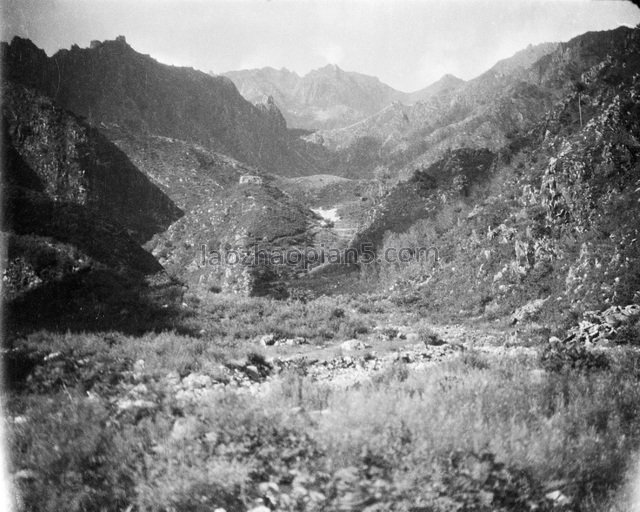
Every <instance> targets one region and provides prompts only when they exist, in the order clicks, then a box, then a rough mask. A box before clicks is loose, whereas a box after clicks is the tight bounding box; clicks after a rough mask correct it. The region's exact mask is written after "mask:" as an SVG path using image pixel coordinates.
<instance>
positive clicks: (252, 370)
mask: <svg viewBox="0 0 640 512" xmlns="http://www.w3.org/2000/svg"><path fill="white" fill-rule="evenodd" d="M244 372H245V373H246V374H247V376H248V377H249V378H251V379H253V380H261V378H262V375H261V374H260V372H259V371H258V368H257V367H255V366H254V365H252V364H250V365H247V366H245V367H244Z"/></svg>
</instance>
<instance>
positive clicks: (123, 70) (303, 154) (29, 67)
mask: <svg viewBox="0 0 640 512" xmlns="http://www.w3.org/2000/svg"><path fill="white" fill-rule="evenodd" d="M2 60H3V65H4V69H5V78H6V79H9V80H12V81H14V82H18V83H21V84H23V85H25V86H28V87H32V88H34V89H36V90H38V91H40V92H41V93H43V94H45V95H47V96H49V97H51V98H52V99H53V100H54V101H55V102H56V103H58V104H59V105H60V106H62V107H63V108H65V109H67V110H70V111H72V112H74V113H75V114H78V115H80V116H83V117H84V118H86V119H87V121H88V122H89V123H90V124H92V125H95V126H100V123H117V124H119V125H121V126H123V127H127V128H130V129H132V130H136V131H146V132H148V133H152V134H156V135H162V136H165V137H172V138H178V139H182V140H187V141H191V142H195V143H198V144H201V145H204V146H206V147H208V148H210V149H212V150H215V151H219V152H222V153H224V154H228V155H230V156H233V157H235V158H237V159H239V160H242V161H244V162H247V163H249V164H253V165H256V166H260V167H262V168H264V169H265V170H269V171H272V172H278V173H281V174H284V175H287V174H289V175H291V174H293V175H302V174H310V173H313V172H316V168H317V167H319V166H321V163H322V160H321V159H319V158H317V156H318V155H322V153H323V152H322V150H321V149H319V148H316V149H313V148H312V147H311V145H309V144H308V143H305V142H302V141H301V140H299V139H298V138H297V137H295V136H294V135H292V134H291V133H290V132H289V130H288V129H287V127H286V123H285V120H284V118H283V117H282V114H281V113H280V111H279V110H278V109H277V108H276V107H275V105H274V104H273V102H272V101H270V100H267V101H266V102H263V103H261V104H259V105H252V104H251V103H249V102H248V101H246V100H245V99H244V98H243V97H242V96H241V95H240V94H239V93H238V91H237V89H236V87H235V86H234V85H233V83H232V82H231V81H230V80H229V79H227V78H224V77H213V76H210V75H207V74H206V73H202V72H200V71H196V70H194V69H191V68H180V67H174V66H168V65H164V64H160V63H158V62H157V61H156V60H154V59H152V58H151V57H150V56H148V55H143V54H140V53H138V52H136V51H135V50H133V49H132V48H131V47H130V46H129V45H128V44H127V43H126V41H125V40H124V37H118V38H117V39H116V40H115V41H104V42H97V41H95V42H93V43H92V45H91V48H84V49H81V48H79V47H78V46H76V45H74V46H73V47H72V48H71V49H70V50H60V51H58V52H57V53H56V54H54V55H53V56H52V57H47V55H46V54H45V52H44V51H42V50H40V49H38V48H37V47H36V46H35V45H34V44H33V43H31V41H29V40H27V39H21V38H19V37H15V38H14V39H13V40H12V42H11V44H6V43H3V44H2ZM314 154H315V155H316V156H312V155H314Z"/></svg>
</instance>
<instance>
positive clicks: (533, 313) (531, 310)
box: [511, 297, 549, 324]
mask: <svg viewBox="0 0 640 512" xmlns="http://www.w3.org/2000/svg"><path fill="white" fill-rule="evenodd" d="M548 300H549V297H547V298H546V299H536V300H532V301H531V302H527V303H526V304H525V305H524V306H522V307H520V308H518V309H516V311H515V312H514V313H513V315H511V323H512V324H517V323H518V322H525V321H528V320H535V318H536V317H537V316H538V315H539V314H540V310H541V309H542V306H544V304H545V303H546V302H547V301H548Z"/></svg>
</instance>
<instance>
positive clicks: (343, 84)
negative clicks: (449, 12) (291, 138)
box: [223, 64, 463, 129]
mask: <svg viewBox="0 0 640 512" xmlns="http://www.w3.org/2000/svg"><path fill="white" fill-rule="evenodd" d="M223 76H226V77H228V78H230V79H231V80H232V81H233V82H234V83H235V84H236V86H237V87H238V90H239V91H240V93H241V94H242V95H243V96H244V97H245V98H247V99H248V100H249V101H253V102H255V101H260V100H261V99H262V98H263V97H265V96H272V97H273V99H274V101H275V103H276V105H278V107H279V108H280V109H281V111H282V113H283V115H284V117H285V119H286V120H287V123H288V124H289V125H290V126H292V127H296V128H305V129H319V128H325V129H327V128H337V127H343V126H348V125H350V124H352V123H355V122H358V121H360V120H362V119H364V118H365V117H368V116H370V115H372V114H375V113H376V112H378V111H380V110H382V109H383V108H385V107H387V106H388V105H390V104H391V103H392V102H394V101H400V102H403V103H413V102H415V101H419V100H422V99H426V98H429V97H431V96H433V95H434V94H438V93H440V92H442V91H443V90H447V89H454V88H456V87H457V86H459V85H460V84H462V83H463V80H460V79H459V78H456V77H454V76H452V75H445V76H444V77H443V78H442V79H440V80H438V81H437V82H435V83H434V84H431V85H430V86H428V87H426V88H424V89H422V90H420V91H416V92H414V93H405V92H402V91H398V90H396V89H394V88H393V87H391V86H389V85H387V84H385V83H383V82H381V81H380V79H378V78H376V77H374V76H369V75H365V74H362V73H356V72H353V71H344V70H343V69H341V68H340V67H338V66H337V65H334V64H329V65H327V66H324V67H322V68H320V69H315V70H312V71H310V72H309V73H307V74H306V75H304V76H300V75H298V74H297V73H295V72H293V71H289V70H287V69H280V70H277V69H274V68H269V67H266V68H261V69H251V70H240V71H229V72H227V73H223Z"/></svg>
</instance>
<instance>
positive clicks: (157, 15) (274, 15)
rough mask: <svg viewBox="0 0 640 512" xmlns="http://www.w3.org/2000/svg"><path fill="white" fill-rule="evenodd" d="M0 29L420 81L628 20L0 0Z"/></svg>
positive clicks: (376, 7) (402, 1) (481, 67)
mask: <svg viewBox="0 0 640 512" xmlns="http://www.w3.org/2000/svg"><path fill="white" fill-rule="evenodd" d="M3 6H4V7H3V8H4V13H3V16H2V19H3V20H4V23H3V35H2V39H3V40H10V39H11V38H12V37H13V36H14V35H20V36H23V37H29V38H30V39H32V40H33V41H34V43H35V44H36V45H38V46H39V47H41V48H44V50H45V51H46V52H47V53H48V54H49V55H51V54H52V53H54V52H55V51H56V50H58V49H60V48H69V47H70V46H71V44H73V43H76V44H78V45H80V46H82V47H84V46H88V45H89V42H90V41H91V40H92V39H99V40H104V39H114V38H115V37H116V36H118V35H121V34H122V35H124V36H126V38H127V41H128V42H129V44H131V46H133V48H134V49H136V50H137V51H139V52H142V53H148V54H150V55H151V56H152V57H154V58H156V59H158V60H159V61H161V62H165V63H167V64H175V65H183V66H192V67H194V68H197V69H201V70H203V71H213V72H215V73H221V72H224V71H230V70H236V69H247V68H257V67H264V66H272V67H275V68H281V67H286V68H287V69H290V70H293V71H296V72H298V73H300V74H304V73H306V72H307V71H309V70H311V69H315V68H318V67H321V66H324V65H326V64H329V63H331V64H337V65H339V66H340V67H341V68H343V69H346V70H349V71H359V72H361V73H366V74H370V75H375V76H377V77H379V78H380V79H381V80H382V81H383V82H385V83H388V84H389V85H391V86H393V87H395V88H397V89H400V90H403V91H413V90H417V89H420V88H422V87H424V86H426V85H428V84H429V83H431V82H433V81H435V80H437V79H438V78H440V77H441V76H442V75H443V74H445V73H452V74H454V75H456V76H459V77H461V78H464V79H469V78H473V77H474V76H477V75H478V74H480V73H481V72H483V71H485V70H486V69H488V68H489V67H491V66H492V65H493V64H494V63H495V62H496V61H497V60H499V59H501V58H505V57H508V56H510V55H512V54H513V53H515V52H516V51H518V50H520V49H522V48H524V47H526V46H527V45H528V44H530V43H533V44H536V43H541V42H546V41H566V40H568V39H570V38H571V37H574V36H576V35H578V34H581V33H583V32H586V31H589V30H605V29H611V28H614V27H617V26H619V25H629V26H633V25H637V24H638V23H640V9H638V8H636V7H635V6H633V4H631V3H630V2H625V1H607V0H562V1H559V0H412V1H411V0H393V1H392V0H137V1H135V0H4V1H3Z"/></svg>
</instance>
